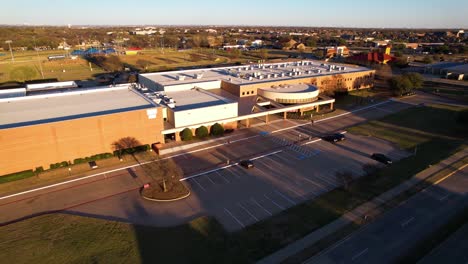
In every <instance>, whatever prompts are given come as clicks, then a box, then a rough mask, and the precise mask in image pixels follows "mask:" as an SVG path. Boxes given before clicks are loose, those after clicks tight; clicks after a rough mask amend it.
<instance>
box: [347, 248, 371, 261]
mask: <svg viewBox="0 0 468 264" xmlns="http://www.w3.org/2000/svg"><path fill="white" fill-rule="evenodd" d="M367 251H369V248H365V249H364V250H363V251H361V252H359V253H357V254H356V255H354V256H353V257H352V258H351V260H352V261H354V260H356V259H357V258H359V257H360V256H362V255H364V254H366V253H367Z"/></svg>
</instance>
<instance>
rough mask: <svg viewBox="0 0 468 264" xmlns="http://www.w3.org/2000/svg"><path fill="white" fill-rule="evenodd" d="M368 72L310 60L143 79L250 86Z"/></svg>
mask: <svg viewBox="0 0 468 264" xmlns="http://www.w3.org/2000/svg"><path fill="white" fill-rule="evenodd" d="M368 70H370V69H368V68H365V67H360V66H355V65H341V64H336V63H328V62H323V61H314V60H307V61H300V62H282V63H270V64H251V65H242V66H231V67H220V68H204V69H196V70H181V71H171V72H160V73H145V74H142V76H144V77H146V78H148V79H150V80H152V81H154V82H156V83H159V84H161V85H163V86H169V85H176V84H188V83H197V82H206V81H214V80H223V81H226V82H230V83H233V84H237V85H247V84H253V83H264V82H269V81H277V80H288V79H295V78H305V77H313V76H323V75H333V74H340V73H349V72H360V71H368ZM197 77H198V78H197ZM250 77H251V78H250Z"/></svg>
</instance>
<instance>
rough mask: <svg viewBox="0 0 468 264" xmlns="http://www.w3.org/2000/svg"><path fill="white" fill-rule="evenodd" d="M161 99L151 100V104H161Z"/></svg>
mask: <svg viewBox="0 0 468 264" xmlns="http://www.w3.org/2000/svg"><path fill="white" fill-rule="evenodd" d="M161 101H162V100H161V98H155V99H153V102H155V103H157V104H160V103H161Z"/></svg>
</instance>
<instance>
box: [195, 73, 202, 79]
mask: <svg viewBox="0 0 468 264" xmlns="http://www.w3.org/2000/svg"><path fill="white" fill-rule="evenodd" d="M201 78H203V73H197V74H195V79H201Z"/></svg>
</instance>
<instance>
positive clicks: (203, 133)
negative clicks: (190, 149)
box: [195, 126, 208, 138]
mask: <svg viewBox="0 0 468 264" xmlns="http://www.w3.org/2000/svg"><path fill="white" fill-rule="evenodd" d="M195 136H197V138H205V137H207V136H208V128H206V126H201V127H199V128H197V129H196V130H195Z"/></svg>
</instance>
